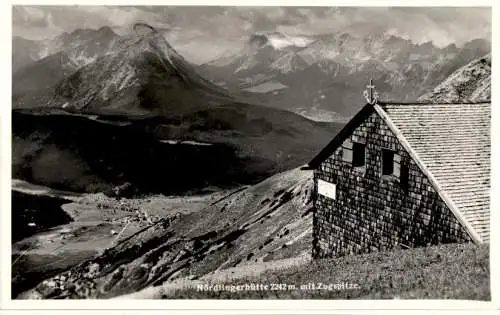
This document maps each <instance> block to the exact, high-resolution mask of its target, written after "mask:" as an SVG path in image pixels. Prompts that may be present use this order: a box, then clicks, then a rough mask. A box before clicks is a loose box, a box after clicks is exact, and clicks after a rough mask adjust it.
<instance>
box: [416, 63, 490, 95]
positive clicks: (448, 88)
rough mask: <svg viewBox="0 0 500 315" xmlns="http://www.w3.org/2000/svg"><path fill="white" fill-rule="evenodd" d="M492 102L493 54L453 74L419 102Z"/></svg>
mask: <svg viewBox="0 0 500 315" xmlns="http://www.w3.org/2000/svg"><path fill="white" fill-rule="evenodd" d="M490 100H491V54H489V55H486V56H484V57H483V58H480V59H476V60H473V61H471V62H470V63H468V64H467V65H465V66H463V67H461V68H460V69H458V70H457V71H455V72H453V73H452V74H451V75H450V76H449V77H448V78H447V79H446V80H444V81H443V82H442V83H441V84H439V85H438V86H436V88H434V90H433V91H432V92H429V93H427V94H425V95H423V96H421V97H420V98H419V101H432V102H435V103H438V102H445V103H448V102H450V103H453V102H455V103H456V102H484V101H490Z"/></svg>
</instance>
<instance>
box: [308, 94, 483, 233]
mask: <svg viewBox="0 0 500 315" xmlns="http://www.w3.org/2000/svg"><path fill="white" fill-rule="evenodd" d="M373 111H376V112H377V113H378V114H379V115H380V116H381V117H382V119H383V120H384V121H385V122H386V123H387V125H388V126H389V128H391V130H392V131H393V133H394V134H395V135H396V137H397V138H398V139H399V141H400V142H401V144H402V145H403V147H405V149H406V150H407V151H408V152H409V154H410V155H411V156H412V157H413V159H414V160H415V162H416V163H417V164H418V165H419V167H420V168H421V170H422V171H423V172H424V173H425V174H426V175H427V176H428V178H429V180H430V182H431V183H432V184H433V186H434V187H435V188H436V190H437V191H438V193H439V194H440V196H441V198H442V199H443V200H444V201H445V202H446V204H447V206H448V207H449V208H450V210H452V211H453V212H454V213H455V216H456V217H457V219H458V220H459V221H460V222H461V223H462V225H463V226H464V227H465V228H466V229H467V230H468V232H469V234H470V235H471V237H472V238H473V239H474V240H475V241H476V242H479V243H481V242H489V238H490V148H491V144H490V120H491V103H474V104H396V103H391V104H388V103H386V104H380V105H374V106H372V105H366V106H365V107H363V109H362V110H361V111H360V112H359V113H358V114H357V115H356V116H355V117H354V118H353V119H352V120H351V121H350V122H349V123H348V124H347V125H346V127H345V128H344V129H343V130H342V131H341V132H340V133H339V134H338V135H337V136H336V137H335V138H334V139H333V140H332V141H331V142H330V143H329V144H328V145H327V147H325V149H324V150H323V151H321V152H320V153H319V154H318V156H316V157H315V158H314V159H313V160H312V161H311V162H310V163H309V166H310V167H312V168H316V167H317V166H318V165H319V164H320V163H321V162H322V161H323V160H324V159H326V158H327V157H329V156H330V155H331V154H332V153H333V151H334V150H335V149H336V148H337V147H338V146H339V145H340V143H341V142H342V141H343V140H344V139H345V137H347V136H348V135H349V134H350V133H351V132H352V131H353V130H354V129H355V128H356V127H357V126H358V125H359V123H361V121H362V120H364V118H365V117H366V116H367V115H369V114H370V113H372V112H373Z"/></svg>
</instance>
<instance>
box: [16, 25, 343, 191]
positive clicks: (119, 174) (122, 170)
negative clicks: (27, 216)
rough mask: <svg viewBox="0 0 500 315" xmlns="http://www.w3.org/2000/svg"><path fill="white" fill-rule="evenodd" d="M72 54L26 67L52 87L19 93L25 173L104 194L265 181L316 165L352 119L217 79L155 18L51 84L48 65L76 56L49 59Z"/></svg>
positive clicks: (20, 169) (20, 172)
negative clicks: (327, 117)
mask: <svg viewBox="0 0 500 315" xmlns="http://www.w3.org/2000/svg"><path fill="white" fill-rule="evenodd" d="M97 32H98V33H100V32H105V33H106V34H108V33H109V32H107V31H105V30H103V29H101V30H98V31H97ZM72 34H73V33H72ZM91 34H94V35H96V33H95V32H94V33H91ZM73 35H74V34H73ZM68 36H69V35H68ZM78 36H79V37H78V38H81V36H83V35H78ZM93 38H102V36H94V37H93ZM113 38H114V37H113ZM91 42H92V43H93V42H94V40H91ZM85 45H86V46H85V47H94V46H93V45H90V44H89V42H88V41H87V42H86V44H85ZM80 46H81V45H77V46H76V47H77V48H78V49H80V50H79V51H86V50H82V49H81V47H80ZM73 49H75V48H74V47H73V46H71V47H70V48H69V50H68V51H69V52H71V51H73ZM68 51H66V50H63V51H60V52H57V53H56V54H54V55H50V56H48V57H45V58H43V59H41V60H39V61H36V62H35V63H34V64H32V65H31V66H30V65H28V66H26V67H33V68H30V69H31V72H32V73H36V74H37V76H38V77H39V78H41V79H40V80H39V81H36V80H35V79H34V81H36V82H38V83H40V86H38V87H37V88H35V86H36V84H33V85H32V87H33V89H32V90H30V91H27V92H25V93H21V92H19V94H17V95H16V93H14V100H13V108H14V113H13V175H14V177H17V178H21V179H25V180H28V181H30V182H33V183H38V184H44V185H48V186H52V187H58V188H61V189H68V190H77V191H92V192H94V191H102V190H109V189H110V188H111V187H112V186H113V185H120V184H123V183H125V182H129V183H132V184H134V185H136V186H137V187H138V188H139V189H140V190H141V191H148V192H149V191H155V192H163V193H174V192H175V193H182V192H186V191H190V190H192V189H198V188H202V187H206V186H211V185H215V186H220V185H223V186H224V185H234V184H238V183H240V184H241V183H253V182H255V181H258V180H261V179H263V178H265V177H267V176H269V175H272V174H274V173H276V172H278V171H283V170H286V169H290V168H293V167H297V166H299V165H301V164H303V163H305V162H306V161H307V160H308V159H309V157H310V156H311V155H312V154H314V152H315V151H317V150H318V149H319V148H320V147H321V146H323V145H324V144H325V143H326V142H327V141H328V140H329V138H330V137H331V136H332V135H333V134H335V133H336V132H337V131H338V130H339V129H340V127H341V124H338V123H319V122H314V121H311V120H309V119H306V118H304V117H302V116H300V115H298V114H295V113H292V112H289V111H285V110H282V109H275V108H271V107H266V106H262V105H259V104H258V102H256V103H251V102H250V101H249V100H250V98H249V97H248V96H245V95H239V94H238V93H231V92H229V91H228V90H226V89H223V88H221V87H219V86H217V85H215V84H213V83H212V82H210V81H209V80H206V79H204V78H203V77H202V76H201V75H199V74H198V72H197V70H196V68H195V67H194V66H193V65H191V64H190V63H189V62H187V61H186V60H185V59H184V58H183V57H182V56H181V55H179V54H178V53H177V52H176V51H175V49H173V48H172V47H171V46H170V44H169V43H168V42H167V41H166V40H165V39H164V37H163V36H162V35H161V34H160V33H158V32H157V31H156V30H155V29H154V28H151V27H149V26H148V25H145V24H136V25H135V26H134V32H132V33H131V34H128V35H127V36H121V37H119V38H118V39H116V40H114V41H113V43H112V44H109V45H108V46H106V48H105V49H102V50H99V51H96V50H91V53H89V55H92V56H94V57H93V58H94V60H93V61H90V62H88V63H86V64H84V65H83V66H80V67H77V69H76V70H75V71H73V72H72V73H66V72H63V71H61V72H58V74H59V76H60V77H59V78H58V79H59V80H55V78H54V81H57V82H55V83H53V84H50V82H49V80H48V79H47V80H45V79H43V78H42V75H43V74H44V73H45V74H47V75H50V72H49V71H47V70H48V69H53V68H52V66H54V65H55V69H57V67H58V66H61V65H68V64H71V65H73V64H75V63H74V62H70V63H61V62H54V63H50V62H47V61H52V60H54V59H57V58H55V57H54V56H60V55H65V56H67V57H68V58H67V59H66V60H69V61H71V60H72V59H71V58H70V57H69V56H72V55H71V54H70V53H69V52H68ZM87 52H88V51H87ZM91 59H92V58H90V57H89V58H87V59H85V60H87V61H88V60H91ZM60 60H61V59H57V61H60ZM82 60H83V59H82ZM47 65H50V66H47ZM26 67H25V68H23V69H21V70H19V71H18V72H16V73H15V74H14V78H16V79H17V80H14V85H13V90H14V91H20V90H21V89H22V88H23V87H22V86H19V84H18V83H19V82H22V81H20V80H21V79H20V78H19V77H18V76H17V75H18V74H19V73H26V72H27V70H26V69H27V68H26ZM68 67H69V66H68ZM54 71H56V70H54ZM56 72H57V71H56ZM27 76H28V77H29V75H27ZM24 89H25V87H24ZM167 179H168V180H167Z"/></svg>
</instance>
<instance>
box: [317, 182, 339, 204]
mask: <svg viewBox="0 0 500 315" xmlns="http://www.w3.org/2000/svg"><path fill="white" fill-rule="evenodd" d="M336 190H337V186H336V185H335V184H332V183H329V182H325V181H324V180H321V179H318V193H319V194H321V195H323V196H325V197H328V198H332V199H335V196H336V195H337V191H336Z"/></svg>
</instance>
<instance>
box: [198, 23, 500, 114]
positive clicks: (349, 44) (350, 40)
mask: <svg viewBox="0 0 500 315" xmlns="http://www.w3.org/2000/svg"><path fill="white" fill-rule="evenodd" d="M490 51H491V44H490V42H488V41H487V40H483V39H477V40H473V41H470V42H468V43H466V44H465V45H463V46H462V47H457V46H456V45H454V44H451V45H449V46H447V47H444V48H439V47H436V46H434V45H433V44H432V43H431V42H427V43H423V44H414V43H412V42H411V41H409V40H405V39H403V38H400V37H396V36H393V35H378V36H368V37H356V36H353V35H350V34H347V33H334V34H327V35H317V36H295V37H291V36H287V35H285V34H282V33H269V34H259V35H255V36H252V37H251V38H250V40H249V41H248V43H247V45H246V46H245V48H244V49H242V50H241V51H240V52H239V53H236V54H233V55H229V56H224V57H221V58H219V59H217V60H214V61H212V62H209V63H207V64H204V65H201V66H200V68H201V71H202V73H203V74H204V75H205V76H206V77H207V78H210V79H212V80H213V81H214V82H216V83H218V84H221V85H223V86H226V87H227V88H229V89H244V90H246V91H249V92H253V93H260V94H262V95H263V97H262V99H265V100H266V101H267V104H268V105H269V106H273V107H278V108H285V109H287V110H292V111H295V112H299V113H301V114H304V115H306V116H310V117H312V118H316V119H320V120H332V119H334V117H337V118H338V119H340V120H342V118H344V119H343V121H345V119H346V118H349V117H351V116H352V115H353V114H354V113H355V112H356V111H357V110H358V109H359V108H360V107H361V106H362V105H363V104H364V100H363V98H362V91H363V89H364V86H365V85H366V83H367V82H368V81H369V79H370V78H372V79H373V80H374V82H375V84H376V86H377V89H378V91H379V93H380V94H381V99H383V100H390V101H415V100H416V99H417V98H418V97H419V96H421V95H422V94H424V93H427V92H428V91H429V90H431V89H433V88H434V87H435V86H436V85H438V84H439V83H441V82H442V81H443V80H444V79H445V78H447V77H448V76H449V75H450V74H451V73H453V72H454V71H455V70H457V69H458V68H460V67H461V66H463V65H465V64H467V63H468V62H470V61H471V60H473V59H476V58H479V57H482V56H483V55H485V54H487V53H489V52H490ZM332 113H334V115H333V116H334V117H332Z"/></svg>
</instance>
